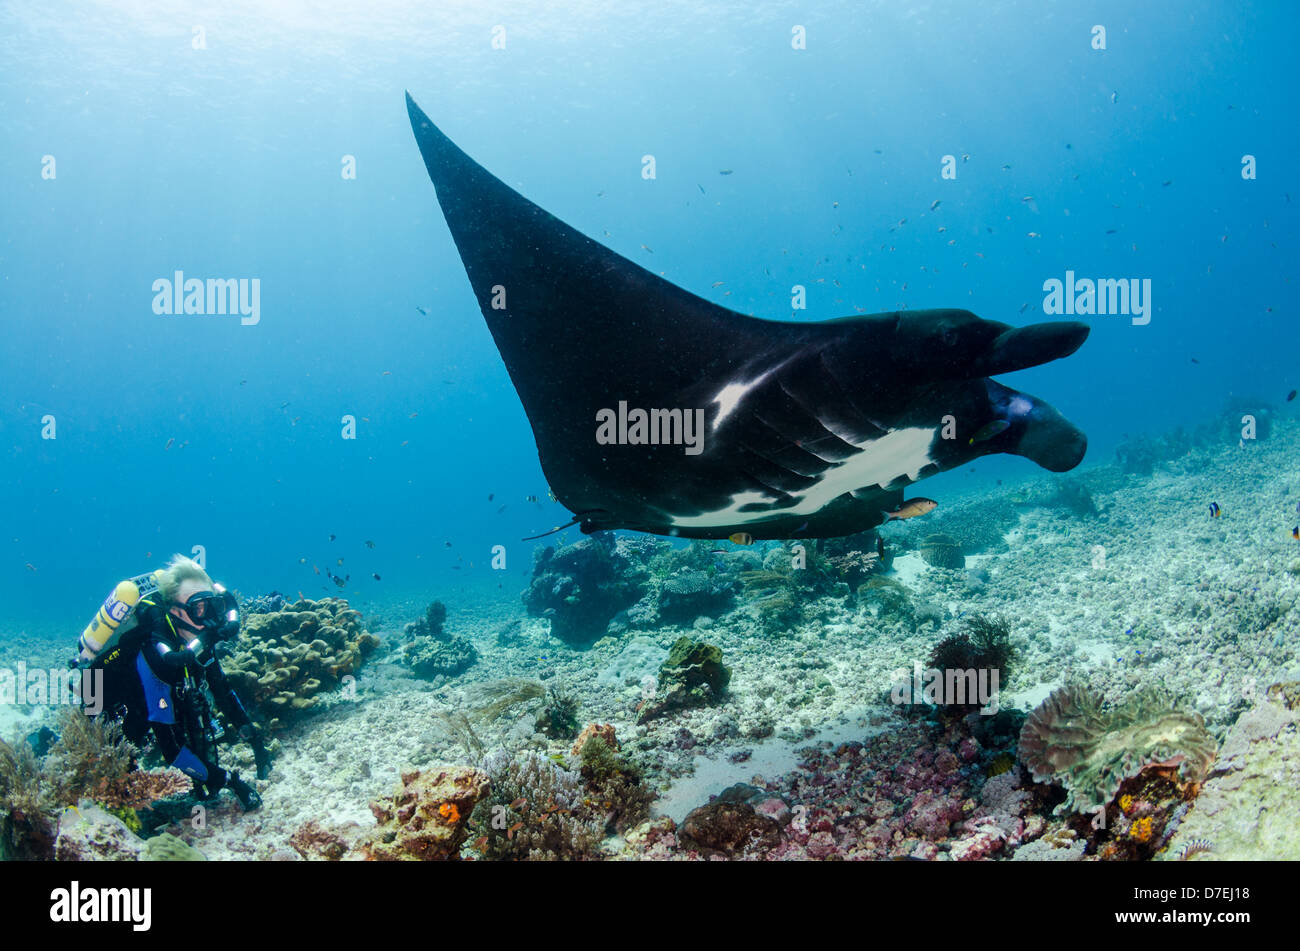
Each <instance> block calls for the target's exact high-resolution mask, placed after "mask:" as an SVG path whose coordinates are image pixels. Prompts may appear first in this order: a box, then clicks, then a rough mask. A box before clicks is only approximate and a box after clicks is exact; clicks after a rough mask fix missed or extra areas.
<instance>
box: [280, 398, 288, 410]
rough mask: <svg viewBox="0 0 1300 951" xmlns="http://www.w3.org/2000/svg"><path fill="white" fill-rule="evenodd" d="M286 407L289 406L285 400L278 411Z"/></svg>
mask: <svg viewBox="0 0 1300 951" xmlns="http://www.w3.org/2000/svg"><path fill="white" fill-rule="evenodd" d="M288 405H289V401H288V400H285V401H284V402H283V403H281V404H280V409H284V408H285V407H286V406H288Z"/></svg>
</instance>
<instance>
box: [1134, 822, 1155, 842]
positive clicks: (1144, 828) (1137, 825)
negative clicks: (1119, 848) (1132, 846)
mask: <svg viewBox="0 0 1300 951" xmlns="http://www.w3.org/2000/svg"><path fill="white" fill-rule="evenodd" d="M1151 831H1152V822H1151V817H1150V816H1143V817H1142V818H1141V819H1136V820H1134V822H1133V825H1132V826H1130V827H1129V835H1131V836H1132V837H1133V838H1134V839H1135V840H1136V841H1138V842H1146V841H1148V840H1150V838H1151Z"/></svg>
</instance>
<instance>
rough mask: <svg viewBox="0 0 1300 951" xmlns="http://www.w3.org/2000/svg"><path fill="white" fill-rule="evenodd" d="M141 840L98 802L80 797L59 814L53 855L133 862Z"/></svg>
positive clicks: (62, 859)
mask: <svg viewBox="0 0 1300 951" xmlns="http://www.w3.org/2000/svg"><path fill="white" fill-rule="evenodd" d="M144 847H145V843H144V841H143V840H142V839H140V837H139V836H137V835H136V834H135V831H133V830H132V829H131V828H130V827H129V826H128V825H127V824H126V823H125V822H123V821H122V819H120V818H119V817H118V816H115V815H113V814H112V813H110V812H109V811H108V810H106V809H104V808H103V807H102V806H97V805H95V804H94V803H93V802H89V801H82V802H81V803H80V804H79V805H76V806H68V807H67V808H65V809H64V810H63V812H62V813H61V814H60V815H59V819H58V832H57V835H56V838H55V841H54V859H55V860H56V861H59V862H134V861H137V860H138V859H139V858H140V854H141V852H143V851H144Z"/></svg>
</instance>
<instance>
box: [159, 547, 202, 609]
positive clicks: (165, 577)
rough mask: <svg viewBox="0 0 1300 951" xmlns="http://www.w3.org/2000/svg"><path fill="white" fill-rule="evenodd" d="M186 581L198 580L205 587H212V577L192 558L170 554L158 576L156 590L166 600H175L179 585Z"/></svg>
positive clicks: (179, 588)
mask: <svg viewBox="0 0 1300 951" xmlns="http://www.w3.org/2000/svg"><path fill="white" fill-rule="evenodd" d="M186 581H199V582H202V584H203V585H204V586H205V587H208V588H211V587H212V579H211V578H209V577H208V573H207V572H206V571H204V570H203V568H202V567H201V566H200V565H199V563H198V562H197V561H195V560H194V559H193V558H187V557H186V556H185V555H172V560H171V561H169V562H168V563H167V567H166V568H164V569H163V571H162V574H161V575H160V576H159V578H158V590H159V592H160V593H161V594H162V596H163V597H164V598H166V599H167V600H168V601H175V600H176V595H177V593H178V592H179V591H180V590H181V585H182V584H184V583H185V582H186Z"/></svg>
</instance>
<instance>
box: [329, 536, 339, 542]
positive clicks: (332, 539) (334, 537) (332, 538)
mask: <svg viewBox="0 0 1300 951" xmlns="http://www.w3.org/2000/svg"><path fill="white" fill-rule="evenodd" d="M336 538H338V536H337V535H331V536H330V541H334V539H336Z"/></svg>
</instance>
